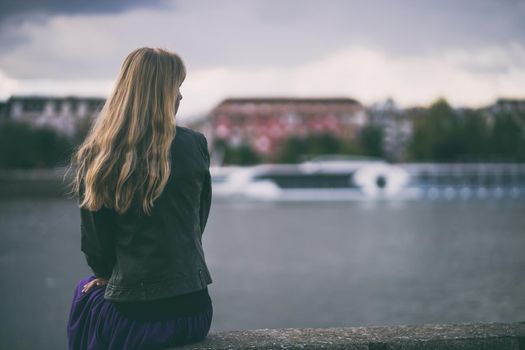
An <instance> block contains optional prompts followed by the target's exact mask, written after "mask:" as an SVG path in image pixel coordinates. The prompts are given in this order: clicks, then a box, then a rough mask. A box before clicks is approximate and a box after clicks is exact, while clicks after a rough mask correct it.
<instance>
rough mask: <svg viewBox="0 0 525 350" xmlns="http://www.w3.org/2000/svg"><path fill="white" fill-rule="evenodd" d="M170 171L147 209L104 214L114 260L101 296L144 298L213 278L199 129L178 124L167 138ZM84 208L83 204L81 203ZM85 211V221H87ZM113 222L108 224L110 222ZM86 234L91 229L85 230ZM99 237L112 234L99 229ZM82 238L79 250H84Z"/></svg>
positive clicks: (205, 159)
mask: <svg viewBox="0 0 525 350" xmlns="http://www.w3.org/2000/svg"><path fill="white" fill-rule="evenodd" d="M171 152H172V153H171V154H172V171H171V175H170V179H169V181H168V184H167V186H166V187H165V189H164V191H163V193H162V194H161V196H160V197H159V198H158V199H157V201H156V202H155V206H154V207H153V211H152V215H151V216H146V215H137V214H135V213H134V212H132V211H130V212H128V213H125V214H123V215H117V214H116V213H115V212H114V211H111V212H112V216H113V218H112V217H111V215H109V214H108V215H107V218H106V219H107V220H114V221H113V222H112V223H111V222H110V223H108V224H107V225H108V226H107V227H113V230H108V232H107V233H110V232H109V231H111V233H112V235H113V239H114V242H108V244H107V246H114V248H110V249H112V250H114V252H115V255H116V256H115V264H114V266H113V270H112V273H111V277H110V279H109V283H108V286H107V288H106V293H105V298H106V299H108V300H112V301H121V302H124V301H145V300H154V299H160V298H168V297H173V296H176V295H180V294H187V293H190V292H195V291H198V290H202V289H204V288H206V286H207V285H208V284H210V283H212V280H211V276H210V273H209V271H208V268H207V265H206V261H205V257H204V251H203V249H202V241H201V237H202V234H203V232H204V228H205V226H206V222H207V219H208V214H209V211H210V206H211V175H210V171H209V153H208V147H207V141H206V138H205V137H204V135H202V134H201V133H198V132H196V131H193V130H191V129H188V128H185V127H179V126H177V134H176V137H175V140H174V141H173V144H172V150H171ZM81 210H83V211H85V209H81ZM89 215H93V214H92V213H85V214H84V215H83V216H84V219H85V220H84V221H85V222H89V220H88V219H89ZM111 225H113V226H111ZM84 233H85V234H86V235H90V234H93V232H90V231H89V230H85V232H84ZM100 234H101V235H103V238H108V239H111V237H109V236H111V234H107V235H106V232H101V233H100ZM91 241H93V240H89V239H86V240H84V244H83V246H82V250H83V251H84V252H87V254H88V255H89V251H90V249H93V250H94V249H96V248H94V247H92V246H90V245H89V242H91Z"/></svg>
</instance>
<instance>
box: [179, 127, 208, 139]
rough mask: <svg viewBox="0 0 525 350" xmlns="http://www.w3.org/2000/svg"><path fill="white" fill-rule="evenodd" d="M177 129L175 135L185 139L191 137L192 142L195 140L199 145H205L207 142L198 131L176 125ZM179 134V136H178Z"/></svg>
mask: <svg viewBox="0 0 525 350" xmlns="http://www.w3.org/2000/svg"><path fill="white" fill-rule="evenodd" d="M176 128H177V134H179V133H180V134H182V135H184V136H185V137H186V136H187V137H191V138H192V139H193V140H196V141H197V142H200V143H206V142H207V140H206V136H204V134H203V133H202V132H200V131H197V130H194V129H191V128H188V127H185V126H179V125H177V126H176ZM180 134H179V135H180ZM176 138H177V136H175V139H176Z"/></svg>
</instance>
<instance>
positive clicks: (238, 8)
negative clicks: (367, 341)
mask: <svg viewBox="0 0 525 350" xmlns="http://www.w3.org/2000/svg"><path fill="white" fill-rule="evenodd" d="M15 3H18V2H12V3H10V4H11V5H8V7H7V11H6V13H8V14H18V15H17V16H19V19H20V22H19V23H18V24H15V23H10V24H9V26H6V25H4V26H2V28H1V29H0V42H1V43H2V45H0V69H3V70H4V71H5V72H6V73H7V74H9V76H12V77H15V78H30V77H32V78H38V77H41V78H50V77H53V78H55V77H62V78H81V77H83V76H90V77H94V78H111V77H112V76H113V75H114V72H115V69H116V68H117V67H118V64H119V62H120V60H121V59H122V58H123V56H124V55H125V54H126V53H127V52H129V51H130V50H131V49H133V48H135V47H138V46H150V45H151V46H153V45H158V46H168V47H169V48H171V49H174V50H175V51H179V52H181V53H182V54H184V57H185V58H186V59H187V61H188V62H191V66H192V68H193V69H200V68H210V67H225V68H233V67H234V68H236V69H260V68H263V67H267V66H272V67H292V66H295V65H297V64H301V63H304V62H308V61H311V60H315V59H319V58H321V57H323V56H324V55H326V53H329V52H333V51H337V50H341V49H345V48H348V47H352V46H355V45H367V46H370V47H376V48H380V49H381V50H383V51H386V52H390V53H391V54H394V55H406V56H410V55H414V54H431V53H432V52H434V51H436V50H440V49H443V48H451V47H452V48H454V47H457V48H463V49H471V48H476V47H482V46H487V45H502V44H508V43H511V42H518V43H524V42H525V25H524V24H523V23H524V22H523V18H525V6H524V2H523V1H496V0H492V1H491V0H478V1H467V0H442V1H432V2H431V1H408V0H406V1H391V0H381V1H378V0H376V1H366V2H365V1H347V0H344V1H343V0H333V1H319V0H317V1H316V0H303V1H289V0H288V1H286V0H284V1H260V0H259V1H258V0H245V1H231V0H223V1H191V2H190V1H187V2H167V1H156V2H139V1H128V2H121V1H116V0H115V1H80V0H76V1H38V0H30V3H31V4H33V5H34V8H33V10H32V12H31V13H25V12H22V11H23V10H22V9H21V5H14V4H15ZM24 4H25V5H27V2H24ZM124 4H125V5H124ZM143 4H148V6H149V7H148V8H147V9H159V12H158V16H156V15H155V14H151V13H149V14H148V13H146V14H144V16H142V17H136V18H135V21H134V22H130V21H125V20H123V21H122V22H119V18H120V17H122V15H118V16H114V17H115V21H114V24H113V23H112V22H113V21H105V22H104V21H101V22H98V21H97V16H96V15H93V16H92V19H93V26H103V27H104V28H103V29H104V30H105V33H103V35H100V33H99V32H100V30H101V28H93V31H92V32H90V30H89V29H87V28H86V19H85V18H84V20H82V19H81V17H79V18H78V21H74V20H71V21H70V23H68V25H69V27H68V28H67V31H68V32H69V33H67V34H64V33H60V32H59V31H60V30H64V29H61V28H53V27H51V29H50V25H48V23H49V22H50V21H52V19H53V16H52V14H59V13H62V14H77V15H78V14H108V13H119V12H123V11H130V10H133V9H139V8H140V7H141V6H143ZM9 6H11V7H9ZM28 7H29V8H30V7H31V6H28ZM39 11H45V12H47V14H45V13H42V12H39ZM73 18H74V17H73ZM90 18H91V17H90ZM22 19H24V20H25V21H23V20H22ZM4 24H5V23H4ZM31 25H32V26H34V28H33V29H28V28H27V27H28V26H31ZM24 28H25V29H24ZM40 31H44V32H45V31H48V33H49V35H48V36H47V37H43V36H42V35H40V36H39V34H38V32H40ZM97 35H99V36H97ZM75 37H76V38H77V40H78V41H79V42H83V43H85V46H82V45H77V44H75V40H74V38H75ZM57 41H60V42H57ZM58 48H59V50H58ZM72 51H74V52H77V53H78V52H81V53H82V54H72V53H71V52H72ZM15 55H17V56H16V57H15ZM23 56H25V57H23ZM34 57H38V60H34Z"/></svg>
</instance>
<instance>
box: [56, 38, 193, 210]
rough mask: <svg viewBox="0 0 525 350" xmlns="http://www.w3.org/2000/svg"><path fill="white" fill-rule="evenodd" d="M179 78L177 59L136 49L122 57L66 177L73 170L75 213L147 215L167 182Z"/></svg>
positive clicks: (183, 72) (181, 72)
mask: <svg viewBox="0 0 525 350" xmlns="http://www.w3.org/2000/svg"><path fill="white" fill-rule="evenodd" d="M185 78H186V68H185V66H184V63H183V62H182V59H181V58H180V57H179V56H178V55H177V54H175V53H172V52H169V51H167V50H164V49H159V48H149V47H142V48H139V49H136V50H134V51H133V52H131V53H130V54H129V55H128V56H127V57H126V59H125V60H124V62H123V64H122V66H121V69H120V73H119V75H118V78H117V80H116V83H115V85H114V88H113V91H112V92H111V94H110V96H109V97H108V99H107V100H106V102H105V104H104V106H103V107H102V109H101V111H100V114H99V116H98V118H97V119H96V120H95V121H94V123H93V124H92V126H91V129H90V131H89V132H88V134H87V136H86V138H85V140H84V141H83V143H82V144H81V145H80V146H78V147H77V148H76V149H75V152H74V153H73V155H72V157H71V162H70V166H69V168H68V171H67V172H66V175H67V173H68V172H69V170H70V169H71V168H76V170H75V176H74V178H73V181H72V183H71V186H72V190H71V191H72V192H73V193H74V194H76V195H78V196H79V199H80V200H79V206H80V207H84V208H86V209H89V210H92V211H96V210H98V209H100V208H101V207H102V206H105V207H109V208H113V209H115V211H116V212H118V213H120V214H122V213H124V212H126V211H127V210H128V209H129V208H130V207H132V206H134V205H135V204H141V207H142V210H143V212H145V213H147V214H148V215H151V209H152V208H153V202H154V201H155V199H157V198H158V197H159V196H160V195H161V193H162V191H163V189H164V187H165V186H166V184H167V182H168V178H169V176H170V166H171V165H170V164H171V156H170V153H171V152H170V149H171V148H170V145H171V143H172V141H173V139H174V138H175V134H176V120H175V113H176V112H177V111H176V108H177V106H178V100H176V99H178V97H179V88H180V85H181V84H182V82H183V81H184V79H185ZM176 103H177V106H176Z"/></svg>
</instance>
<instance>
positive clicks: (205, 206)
mask: <svg viewBox="0 0 525 350" xmlns="http://www.w3.org/2000/svg"><path fill="white" fill-rule="evenodd" d="M202 138H203V147H204V148H203V152H204V156H205V159H206V164H207V171H206V173H205V175H204V183H203V185H202V191H201V196H200V197H201V198H200V223H201V236H202V234H203V233H204V228H205V227H206V223H207V222H208V215H209V214H210V207H211V197H212V189H211V173H210V153H209V151H208V140H206V137H205V136H204V135H203V137H202Z"/></svg>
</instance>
